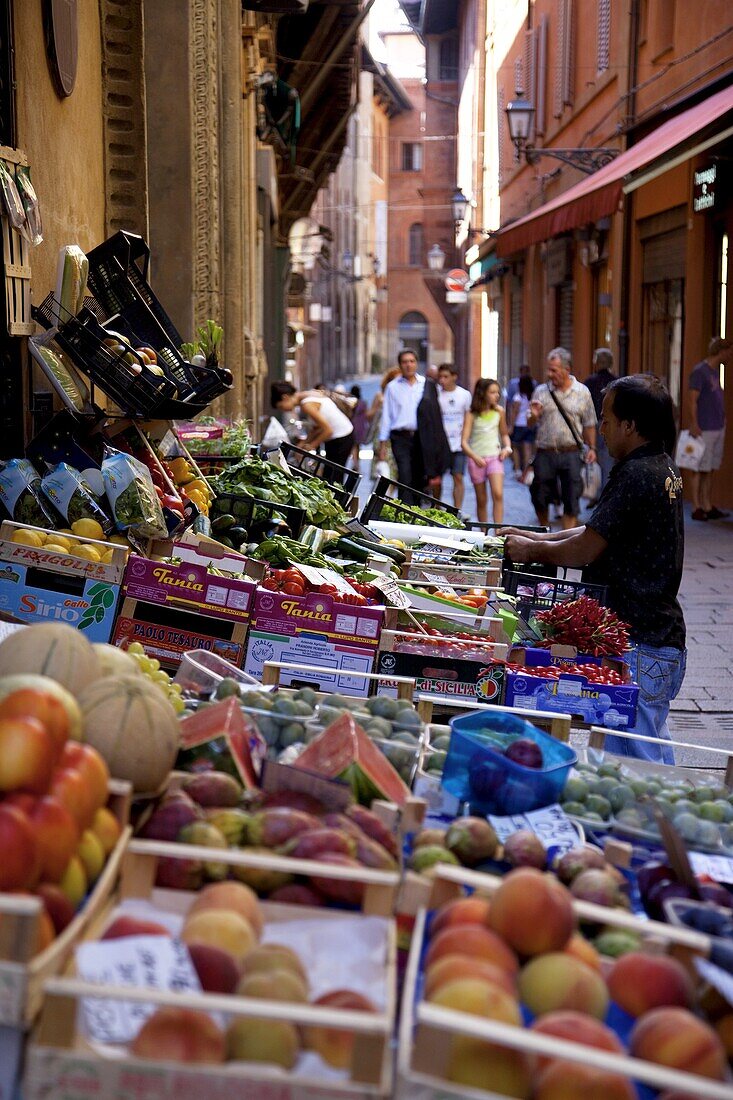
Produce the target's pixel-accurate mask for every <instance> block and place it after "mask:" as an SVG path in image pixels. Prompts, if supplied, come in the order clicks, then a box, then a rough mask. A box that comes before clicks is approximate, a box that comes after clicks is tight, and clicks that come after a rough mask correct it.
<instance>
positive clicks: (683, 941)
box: [396, 867, 733, 1100]
mask: <svg viewBox="0 0 733 1100" xmlns="http://www.w3.org/2000/svg"><path fill="white" fill-rule="evenodd" d="M453 872H455V874H453ZM438 873H439V876H440V878H441V879H443V880H444V881H443V886H444V887H445V886H449V887H452V888H453V889H452V890H450V891H448V892H447V896H446V890H445V889H441V888H440V886H439V883H438V878H437V876H436V891H435V892H434V895H433V898H432V899H431V908H432V907H434V906H435V905H438V904H442V901H443V900H448V898H449V897H454V896H456V891H459V892H461V891H462V888H463V885H464V884H465V885H470V886H472V887H474V888H476V889H481V890H483V891H484V892H487V893H489V892H493V890H494V889H497V888H498V887H499V885H500V883H501V879H500V878H496V879H494V880H493V885H491V876H489V875H483V874H480V873H478V872H471V871H466V870H464V869H463V868H460V867H445V868H444V867H440V868H439V872H438ZM574 908H575V911H576V913H577V915H578V916H579V917H581V918H583V919H587V920H600V921H602V922H603V923H604V924H605V925H609V926H612V927H616V928H629V927H632V926H633V929H634V931H636V932H637V933H639V934H640V935H642V936H644V937H645V938H646V940H647V942H649V943H650V944H653V945H654V946H657V947H658V948H659V949H663V947H662V944H668V945H674V947H675V950H680V951H685V952H689V951H692V952H694V953H697V954H703V955H704V954H706V953H707V951H708V949H709V939H708V937H707V936H703V935H701V934H700V933H697V932H692V931H690V930H688V929H676V928H673V927H672V926H670V925H667V924H658V923H657V922H654V921H642V920H639V919H638V918H636V917H633V916H631V915H630V914H629V913H626V912H624V911H621V910H612V909H605V908H603V907H601V906H597V905H590V904H589V903H584V902H575V903H574ZM426 916H427V913H426V910H424V909H423V910H421V912H420V913H419V914H418V916H417V920H416V922H415V928H414V933H413V939H412V944H411V947H410V956H409V961H408V966H407V972H406V977H405V985H404V990H403V998H402V1014H401V1019H400V1026H399V1046H398V1063H397V1073H398V1086H397V1090H396V1097H397V1098H398V1100H408V1097H410V1096H412V1095H414V1094H415V1090H416V1089H420V1090H421V1091H420V1092H419V1095H420V1100H500V1097H499V1095H498V1094H497V1093H495V1092H492V1091H491V1090H490V1089H489V1088H487V1089H486V1090H484V1089H477V1088H468V1087H467V1086H465V1085H456V1084H452V1083H451V1082H449V1081H448V1079H447V1076H446V1074H447V1067H448V1058H449V1053H450V1044H451V1040H452V1038H453V1037H454V1036H459V1035H462V1036H470V1037H472V1038H475V1039H481V1040H485V1041H487V1042H491V1043H495V1044H497V1045H500V1046H506V1047H510V1048H512V1049H514V1050H519V1051H524V1052H526V1053H527V1054H530V1055H532V1054H543V1055H552V1056H554V1057H562V1058H563V1059H566V1060H567V1061H570V1062H581V1063H583V1064H585V1065H589V1066H595V1067H597V1068H599V1069H605V1070H609V1071H611V1072H615V1073H619V1074H621V1075H623V1076H626V1077H629V1078H630V1079H631V1080H636V1081H641V1082H643V1083H644V1084H647V1085H651V1086H652V1087H654V1088H657V1089H660V1090H664V1089H671V1090H674V1091H675V1092H680V1093H681V1092H684V1093H686V1094H689V1095H690V1096H694V1097H696V1098H697V1100H731V1097H733V1085H731V1084H724V1083H722V1082H716V1081H711V1080H709V1079H707V1078H702V1077H698V1076H696V1075H692V1074H688V1073H681V1072H678V1071H676V1070H675V1071H673V1070H670V1069H668V1068H666V1067H664V1066H659V1065H655V1064H653V1063H651V1062H645V1061H641V1060H640V1059H638V1058H632V1057H630V1056H627V1055H618V1054H610V1053H607V1052H606V1051H601V1050H597V1049H594V1048H590V1047H586V1046H582V1045H581V1044H579V1043H573V1042H568V1041H565V1040H561V1039H558V1038H556V1037H554V1036H547V1035H541V1034H538V1033H536V1032H533V1031H530V1030H529V1029H527V1028H523V1027H514V1026H512V1025H507V1024H503V1023H499V1022H497V1021H495V1020H488V1019H482V1018H480V1017H477V1016H471V1015H469V1014H467V1013H464V1012H458V1011H455V1010H453V1009H446V1008H442V1007H440V1006H438V1005H434V1004H430V1003H428V1002H426V1001H423V1000H421V999H419V997H418V990H419V978H420V959H421V955H422V950H423V942H424V939H425V924H426ZM678 932H682V933H683V935H682V936H678V935H677V933H678ZM502 1097H503V1098H504V1100H505V1094H502ZM588 1100H602V1097H600V1096H599V1097H595V1096H589V1098H588Z"/></svg>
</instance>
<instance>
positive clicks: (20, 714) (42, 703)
mask: <svg viewBox="0 0 733 1100" xmlns="http://www.w3.org/2000/svg"><path fill="white" fill-rule="evenodd" d="M0 718H37V719H38V721H39V722H40V723H41V725H42V726H45V727H46V729H47V730H48V732H49V733H50V734H51V737H52V738H53V740H54V742H55V744H56V751H57V754H58V753H60V752H61V750H62V749H63V747H64V744H65V743H66V740H67V738H68V736H69V716H68V714H67V712H66V708H65V707H64V704H63V703H62V702H61V700H60V699H58V698H57V697H56V696H55V695H50V694H49V693H48V692H46V691H39V690H38V689H37V688H20V689H19V690H18V691H13V692H11V694H10V695H6V696H5V698H4V699H3V701H2V703H0Z"/></svg>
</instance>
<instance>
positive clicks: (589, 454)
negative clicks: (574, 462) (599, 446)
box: [585, 447, 596, 464]
mask: <svg viewBox="0 0 733 1100" xmlns="http://www.w3.org/2000/svg"><path fill="white" fill-rule="evenodd" d="M595 461H596V449H595V447H589V448H588V450H587V451H586V452H585V462H587V463H588V464H590V463H591V462H595Z"/></svg>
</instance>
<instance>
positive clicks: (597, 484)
mask: <svg viewBox="0 0 733 1100" xmlns="http://www.w3.org/2000/svg"><path fill="white" fill-rule="evenodd" d="M581 474H582V476H583V492H582V493H581V494H580V495H581V497H582V498H583V500H587V501H588V503H589V504H595V502H596V501H597V500H598V498H599V496H600V495H601V467H600V466H599V465H598V463H597V462H584V463H583V469H582V470H581Z"/></svg>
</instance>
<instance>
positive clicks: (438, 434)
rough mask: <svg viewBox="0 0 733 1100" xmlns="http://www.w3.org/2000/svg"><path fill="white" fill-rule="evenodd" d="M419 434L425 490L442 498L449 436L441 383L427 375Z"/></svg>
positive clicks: (418, 428)
mask: <svg viewBox="0 0 733 1100" xmlns="http://www.w3.org/2000/svg"><path fill="white" fill-rule="evenodd" d="M417 434H418V441H419V446H420V454H421V457H422V472H423V479H424V491H425V492H428V493H432V495H433V496H434V497H435V498H436V500H440V491H441V488H442V486H443V474H444V473H445V472H446V470H447V469H448V468H449V466H450V464H451V452H450V447H449V445H448V437H447V436H446V434H445V429H444V427H443V417H442V415H441V411H440V403H439V398H438V386H437V384H436V383H435V382H434V381H433V380H432V378H426V379H425V387H424V389H423V395H422V400H421V401H420V404H419V405H418V407H417Z"/></svg>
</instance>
